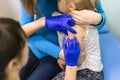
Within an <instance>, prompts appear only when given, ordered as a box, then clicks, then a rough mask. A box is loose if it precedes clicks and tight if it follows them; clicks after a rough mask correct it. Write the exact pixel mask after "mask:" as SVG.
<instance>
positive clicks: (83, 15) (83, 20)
mask: <svg viewBox="0 0 120 80" xmlns="http://www.w3.org/2000/svg"><path fill="white" fill-rule="evenodd" d="M70 14H71V16H72V18H73V19H74V20H75V23H76V24H83V25H90V24H94V25H98V24H99V23H100V22H101V20H102V16H101V14H99V13H97V12H95V11H91V10H81V11H76V10H72V11H71V12H70Z"/></svg>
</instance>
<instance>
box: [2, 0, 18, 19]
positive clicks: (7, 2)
mask: <svg viewBox="0 0 120 80" xmlns="http://www.w3.org/2000/svg"><path fill="white" fill-rule="evenodd" d="M0 17H9V18H13V19H15V20H19V0H0Z"/></svg>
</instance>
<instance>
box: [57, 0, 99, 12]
mask: <svg viewBox="0 0 120 80" xmlns="http://www.w3.org/2000/svg"><path fill="white" fill-rule="evenodd" d="M97 2H98V1H97V0H58V8H59V11H61V12H63V13H69V12H70V11H71V10H83V9H87V10H93V11H94V10H95V8H96V6H97Z"/></svg>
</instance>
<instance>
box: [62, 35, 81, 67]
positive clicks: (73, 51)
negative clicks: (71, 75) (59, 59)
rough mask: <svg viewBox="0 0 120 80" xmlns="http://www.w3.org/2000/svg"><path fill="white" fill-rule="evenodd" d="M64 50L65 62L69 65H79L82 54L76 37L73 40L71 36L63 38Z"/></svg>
mask: <svg viewBox="0 0 120 80" xmlns="http://www.w3.org/2000/svg"><path fill="white" fill-rule="evenodd" d="M63 50H64V58H65V64H66V65H69V66H77V65H78V58H79V55H80V47H79V42H78V41H77V39H76V37H74V38H73V39H71V40H70V39H69V38H67V40H66V39H63Z"/></svg>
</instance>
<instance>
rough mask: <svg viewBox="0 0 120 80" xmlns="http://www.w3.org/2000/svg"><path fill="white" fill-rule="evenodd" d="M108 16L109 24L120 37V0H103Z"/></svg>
mask: <svg viewBox="0 0 120 80" xmlns="http://www.w3.org/2000/svg"><path fill="white" fill-rule="evenodd" d="M101 1H102V6H103V8H104V11H105V13H106V16H107V25H108V27H109V28H110V30H111V31H112V32H113V33H114V34H115V35H116V36H117V37H118V38H119V39H120V0H101Z"/></svg>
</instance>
